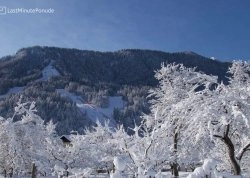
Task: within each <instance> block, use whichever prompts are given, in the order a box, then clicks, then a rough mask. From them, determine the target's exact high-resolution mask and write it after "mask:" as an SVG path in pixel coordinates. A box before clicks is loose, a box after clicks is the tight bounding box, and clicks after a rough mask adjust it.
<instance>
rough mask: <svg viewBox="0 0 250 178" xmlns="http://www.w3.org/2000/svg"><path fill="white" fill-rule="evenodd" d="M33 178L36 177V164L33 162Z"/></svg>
mask: <svg viewBox="0 0 250 178" xmlns="http://www.w3.org/2000/svg"><path fill="white" fill-rule="evenodd" d="M31 178H36V165H35V163H32V169H31Z"/></svg>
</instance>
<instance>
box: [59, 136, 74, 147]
mask: <svg viewBox="0 0 250 178" xmlns="http://www.w3.org/2000/svg"><path fill="white" fill-rule="evenodd" d="M60 139H61V140H62V142H63V145H64V146H72V144H71V140H70V138H69V137H68V136H66V135H63V136H61V137H60Z"/></svg>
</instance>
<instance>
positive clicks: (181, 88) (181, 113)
mask: <svg viewBox="0 0 250 178" xmlns="http://www.w3.org/2000/svg"><path fill="white" fill-rule="evenodd" d="M155 77H156V78H157V79H158V80H159V87H157V88H156V89H153V90H151V91H150V93H151V94H150V95H149V97H152V98H153V99H152V100H151V103H152V107H151V113H152V114H151V118H150V116H147V118H146V122H147V123H146V124H147V127H152V129H156V130H157V132H160V133H161V134H162V136H163V137H165V138H168V139H170V140H171V142H170V144H169V145H168V146H167V147H166V148H165V149H167V150H171V153H170V155H169V157H168V159H169V161H170V162H171V163H170V164H171V167H172V170H173V174H174V175H175V176H178V163H179V162H181V159H182V158H184V157H183V155H181V153H182V150H183V149H184V146H185V145H186V144H188V140H186V138H185V134H186V133H185V132H186V130H187V127H188V126H189V121H190V120H191V118H190V116H191V115H190V114H189V113H190V112H192V110H193V109H195V108H196V107H198V103H199V102H201V101H202V100H203V98H202V97H200V96H201V95H203V94H204V93H206V92H207V91H209V90H210V89H211V88H212V87H213V85H214V83H216V82H217V78H216V77H213V76H208V75H206V74H202V73H199V72H196V71H195V68H186V67H184V66H183V65H182V64H168V65H167V66H165V65H162V67H161V69H160V70H158V71H157V72H156V74H155ZM185 143H186V144H185ZM180 144H182V145H180ZM185 159H186V158H185Z"/></svg>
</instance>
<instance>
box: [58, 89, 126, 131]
mask: <svg viewBox="0 0 250 178" xmlns="http://www.w3.org/2000/svg"><path fill="white" fill-rule="evenodd" d="M57 92H58V93H60V95H61V96H64V97H67V98H70V99H71V100H72V101H73V102H74V103H76V106H77V107H78V108H79V109H80V110H81V112H83V113H87V115H88V117H89V118H90V119H91V120H92V121H93V122H97V121H99V122H100V123H102V124H104V122H105V121H106V120H109V124H110V126H115V125H116V122H115V120H114V118H113V111H114V109H115V108H118V109H123V108H124V101H123V100H122V97H121V96H114V97H109V101H108V102H109V105H108V107H107V108H101V107H98V106H95V105H93V104H89V103H86V102H84V100H83V99H82V97H80V96H77V95H75V94H74V93H70V92H68V91H66V90H64V89H57Z"/></svg>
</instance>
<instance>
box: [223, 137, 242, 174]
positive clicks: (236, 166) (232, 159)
mask: <svg viewBox="0 0 250 178" xmlns="http://www.w3.org/2000/svg"><path fill="white" fill-rule="evenodd" d="M223 141H224V143H225V144H226V145H227V148H228V155H229V159H230V162H231V165H232V169H233V173H234V175H240V174H241V169H240V165H239V163H238V162H237V160H236V158H235V153H234V152H235V149H234V145H233V143H232V141H231V139H230V138H229V137H228V136H226V137H224V139H223Z"/></svg>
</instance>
